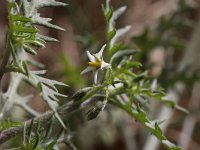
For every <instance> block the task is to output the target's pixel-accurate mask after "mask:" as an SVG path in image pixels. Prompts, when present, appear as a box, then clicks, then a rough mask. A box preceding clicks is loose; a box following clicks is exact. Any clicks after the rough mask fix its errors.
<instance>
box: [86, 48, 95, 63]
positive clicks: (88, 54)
mask: <svg viewBox="0 0 200 150" xmlns="http://www.w3.org/2000/svg"><path fill="white" fill-rule="evenodd" d="M86 53H87V56H88V58H89V60H90V61H91V62H94V61H95V57H94V56H93V55H92V54H90V52H89V51H86Z"/></svg>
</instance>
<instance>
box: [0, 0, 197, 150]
mask: <svg viewBox="0 0 200 150" xmlns="http://www.w3.org/2000/svg"><path fill="white" fill-rule="evenodd" d="M63 2H66V3H68V4H69V5H68V6H67V7H66V8H53V9H52V8H45V9H42V10H41V13H42V14H43V15H44V16H46V17H52V18H53V23H55V24H58V25H60V26H62V27H63V28H65V29H66V32H57V31H54V30H48V29H46V28H45V29H43V28H40V29H41V32H43V33H44V34H46V35H50V36H52V37H55V38H57V39H58V40H59V41H60V42H58V43H48V44H47V45H46V48H45V49H40V50H38V56H37V57H35V59H37V60H39V61H40V62H42V63H43V64H45V66H46V68H47V70H49V71H48V73H47V75H46V76H47V77H48V78H51V79H56V80H59V81H63V82H65V83H67V84H68V85H70V88H68V89H67V90H65V91H63V92H65V93H67V94H68V95H72V94H73V93H74V92H75V91H76V90H78V89H80V88H81V87H84V86H88V85H91V83H92V81H91V79H92V78H91V77H90V75H88V76H81V75H80V72H81V70H82V69H83V68H85V66H86V63H85V62H86V60H87V57H86V55H85V51H86V50H91V51H97V50H98V48H99V47H101V45H102V44H104V42H105V21H104V18H103V15H102V14H103V13H102V10H101V5H102V3H104V2H105V1H104V0H95V1H94V0H63ZM111 4H112V6H113V7H114V9H116V8H118V7H121V6H123V5H127V6H128V8H127V11H126V13H125V14H124V15H122V16H121V17H120V18H119V20H118V22H117V24H116V26H117V27H121V26H124V25H131V26H132V28H131V30H130V32H128V34H127V35H126V36H125V37H124V39H125V41H126V43H127V44H128V45H129V46H130V47H133V48H136V49H139V50H140V51H141V52H140V53H139V54H138V55H137V56H136V58H135V59H137V60H139V61H140V62H141V63H142V64H143V67H142V69H143V70H146V69H147V70H149V72H150V76H152V77H156V78H158V83H159V85H161V86H162V87H164V88H165V90H166V92H167V94H168V95H170V96H171V98H172V99H173V100H175V101H177V103H178V104H179V105H180V106H182V107H184V108H186V109H188V110H189V111H190V113H189V114H185V113H183V112H180V111H177V110H173V108H169V107H166V106H163V105H161V104H159V103H156V102H154V103H151V104H149V105H148V109H147V110H148V112H149V113H148V114H149V118H151V119H152V120H160V121H162V122H163V123H162V124H161V127H162V130H163V131H164V132H165V135H166V136H167V138H168V139H169V140H171V141H173V142H174V143H176V144H178V145H180V146H182V147H183V149H185V150H200V82H199V70H200V49H199V48H200V1H199V0H123V1H122V0H111ZM0 19H1V21H0V58H2V56H3V52H4V49H5V44H4V41H5V35H6V30H7V28H8V27H7V24H8V18H7V9H6V1H3V0H2V1H1V3H0ZM4 88H5V89H6V79H5V84H4ZM22 90H25V89H23V87H22ZM30 90H31V89H30ZM30 106H31V107H33V108H34V109H36V110H37V111H40V112H45V111H47V110H48V107H47V106H46V105H45V104H44V102H43V101H41V100H40V98H39V96H38V97H36V98H35V99H34V100H33V101H31V102H30ZM110 107H111V106H107V108H106V110H105V111H104V112H102V113H101V114H100V115H99V116H98V117H97V118H96V119H95V120H92V121H89V122H84V121H83V120H81V118H76V119H74V126H73V127H72V133H73V138H74V143H75V145H76V146H77V147H78V149H81V150H162V149H164V148H163V147H162V146H161V145H160V143H159V142H158V141H157V140H156V139H155V138H154V137H153V136H152V135H150V133H148V132H147V131H146V130H145V129H143V128H142V127H141V126H140V125H139V124H138V123H137V122H136V121H135V120H133V119H131V117H129V116H128V115H127V114H125V113H124V112H122V111H121V110H118V109H115V108H112V109H110ZM172 110H173V111H172ZM26 117H27V116H26V115H24V118H26ZM63 149H67V148H65V147H63Z"/></svg>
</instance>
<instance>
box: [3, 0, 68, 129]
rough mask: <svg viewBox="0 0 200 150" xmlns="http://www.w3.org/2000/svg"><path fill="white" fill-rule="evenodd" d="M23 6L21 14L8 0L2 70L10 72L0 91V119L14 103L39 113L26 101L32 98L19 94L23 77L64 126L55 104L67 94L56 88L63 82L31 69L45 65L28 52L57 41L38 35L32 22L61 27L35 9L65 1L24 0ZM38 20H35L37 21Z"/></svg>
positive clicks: (31, 52)
mask: <svg viewBox="0 0 200 150" xmlns="http://www.w3.org/2000/svg"><path fill="white" fill-rule="evenodd" d="M21 2H22V4H23V5H22V7H23V13H24V16H23V15H22V13H21V11H22V10H21V7H19V6H18V4H17V3H16V2H15V1H14V0H9V1H8V2H7V3H8V14H9V31H8V33H7V41H6V42H7V43H6V44H7V47H6V48H7V49H6V54H7V63H6V64H5V67H4V70H3V71H4V73H7V72H10V84H9V87H8V90H7V91H6V92H5V93H3V94H2V97H3V98H2V99H1V101H2V103H3V107H2V109H1V119H4V118H7V117H10V114H12V112H11V111H10V110H11V109H12V108H13V106H20V107H21V108H23V109H24V110H25V111H27V112H28V113H29V114H31V115H33V116H39V113H38V112H36V111H35V110H33V109H32V108H30V107H29V106H28V105H27V103H28V102H29V101H30V100H32V97H33V96H32V95H28V96H20V94H19V93H18V89H19V86H20V85H21V82H22V81H23V80H26V81H28V82H30V83H31V84H32V85H33V86H34V87H35V88H36V89H38V87H40V91H39V92H40V93H41V96H42V98H43V99H44V101H46V102H47V104H48V105H49V107H50V108H51V109H52V110H53V111H54V114H55V116H56V118H57V119H58V120H59V121H60V123H61V124H62V125H63V127H65V125H64V123H63V122H62V119H61V118H60V117H59V115H58V114H57V112H56V109H57V107H58V101H59V100H58V97H60V96H61V97H66V95H63V94H60V93H59V92H58V90H57V88H56V85H58V86H66V85H65V84H64V83H61V82H58V81H54V80H51V79H47V78H44V77H41V75H43V74H44V73H45V71H43V70H38V71H31V69H30V67H31V66H36V67H39V68H41V67H42V68H43V67H44V66H43V65H42V64H40V63H39V62H37V61H35V60H34V59H33V58H31V55H37V51H36V49H38V48H42V47H45V43H46V41H57V40H56V39H54V38H51V37H48V36H44V35H40V34H39V30H38V29H37V28H36V27H35V26H34V24H36V23H37V24H39V25H43V26H45V27H48V28H54V29H57V30H63V29H62V28H60V27H59V26H56V25H53V24H51V23H50V22H49V21H50V20H51V19H50V18H42V17H39V16H40V14H39V13H38V10H39V9H40V8H42V7H47V6H66V4H64V3H61V2H58V1H55V0H50V1H49V0H44V1H39V0H31V1H26V0H23V1H21ZM36 20H37V21H36Z"/></svg>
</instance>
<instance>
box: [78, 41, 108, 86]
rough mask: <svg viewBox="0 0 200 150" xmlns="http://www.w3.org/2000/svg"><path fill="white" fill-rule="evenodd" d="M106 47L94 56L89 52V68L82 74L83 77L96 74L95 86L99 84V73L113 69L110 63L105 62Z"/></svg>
mask: <svg viewBox="0 0 200 150" xmlns="http://www.w3.org/2000/svg"><path fill="white" fill-rule="evenodd" d="M105 47H106V44H105V45H103V47H102V48H101V50H100V51H99V52H98V53H96V54H93V55H92V54H90V52H89V51H87V56H88V58H89V60H90V61H89V62H88V67H87V68H86V69H84V70H83V71H82V72H81V75H82V74H85V73H87V72H90V71H92V72H93V73H94V83H95V84H96V83H97V75H98V71H99V70H103V69H107V68H110V67H111V65H110V64H109V63H106V62H105V61H103V57H102V54H103V51H104V49H105Z"/></svg>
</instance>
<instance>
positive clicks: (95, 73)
mask: <svg viewBox="0 0 200 150" xmlns="http://www.w3.org/2000/svg"><path fill="white" fill-rule="evenodd" d="M97 76H98V70H96V71H94V84H97Z"/></svg>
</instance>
